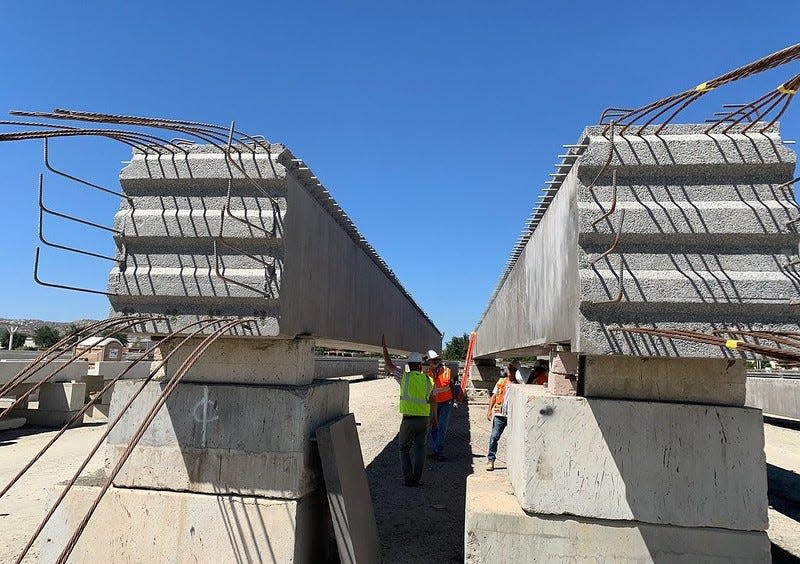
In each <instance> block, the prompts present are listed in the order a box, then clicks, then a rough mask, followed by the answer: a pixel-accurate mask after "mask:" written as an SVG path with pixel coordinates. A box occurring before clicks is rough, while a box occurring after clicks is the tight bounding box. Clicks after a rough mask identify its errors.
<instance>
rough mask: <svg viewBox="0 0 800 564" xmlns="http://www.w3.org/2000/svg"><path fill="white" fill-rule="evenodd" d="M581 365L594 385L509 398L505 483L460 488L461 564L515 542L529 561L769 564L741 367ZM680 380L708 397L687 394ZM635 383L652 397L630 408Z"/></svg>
mask: <svg viewBox="0 0 800 564" xmlns="http://www.w3.org/2000/svg"><path fill="white" fill-rule="evenodd" d="M583 363H584V365H585V373H584V374H585V379H586V381H587V382H588V381H589V380H602V381H604V382H606V383H607V385H605V386H604V387H603V388H602V390H601V389H599V388H593V389H591V390H589V391H587V392H586V394H585V396H584V397H578V396H558V395H555V394H553V393H552V392H550V391H549V390H547V389H546V388H544V387H541V386H513V387H512V388H511V390H510V391H509V393H510V394H511V395H510V398H509V414H510V415H509V427H508V431H507V435H508V448H507V452H508V461H507V462H508V475H507V477H506V476H504V475H501V474H494V475H489V476H480V475H479V476H475V477H470V479H469V480H468V492H467V499H468V509H467V531H466V539H465V542H466V554H467V561H468V562H493V561H497V558H498V557H500V558H501V559H502V555H503V554H505V553H504V552H502V551H504V550H510V549H511V548H510V547H511V546H513V550H516V551H517V552H516V553H517V554H521V553H526V554H533V555H535V559H534V560H533V561H536V562H551V561H570V562H584V561H592V562H764V563H765V562H769V558H770V544H769V539H768V538H767V534H766V532H765V531H766V528H767V526H768V521H767V479H766V466H765V457H764V433H763V423H762V417H761V412H760V411H759V410H757V409H752V408H747V407H743V404H744V389H745V379H746V375H745V367H744V363H743V362H742V361H727V360H722V359H720V360H713V359H686V360H683V359H669V360H665V359H647V358H632V357H599V358H592V357H588V358H586V359H585V360H584V361H583ZM634 365H638V366H634ZM668 365H671V366H672V367H673V368H674V369H675V372H676V373H677V376H676V377H675V378H671V377H669V374H665V373H664V371H663V369H664V368H668V367H669V366H668ZM634 373H635V374H636V378H631V374H634ZM689 373H691V375H692V377H693V379H695V380H696V381H700V382H708V386H707V389H706V391H705V393H699V392H698V390H696V389H689V390H688V392H686V393H684V387H685V384H686V378H684V377H682V375H683V374H689ZM616 374H620V376H619V377H617V376H616ZM720 379H724V380H725V382H726V383H727V386H720V387H717V386H716V385H715V382H716V381H719V380H720ZM642 382H644V384H642ZM642 388H646V389H650V390H657V392H655V393H651V394H649V395H650V397H648V398H644V399H631V396H634V395H636V394H637V393H638V392H639V391H640V390H641V389H642ZM690 388H691V387H690ZM717 390H719V392H718V393H717ZM595 394H599V397H598V396H596V395H595ZM642 395H647V394H642ZM689 401H691V402H693V403H687V402H689ZM694 402H697V403H694ZM491 488H494V489H495V490H496V491H497V492H498V493H499V494H500V497H501V498H503V499H504V500H505V501H504V503H502V504H500V505H497V506H495V505H493V502H492V500H490V498H489V497H487V496H486V495H485V494H486V493H487V492H488V490H489V489H491ZM512 500H513V503H512ZM503 523H505V525H504V524H503ZM509 531H513V533H512V534H509ZM521 531H526V532H525V533H524V534H522V533H521Z"/></svg>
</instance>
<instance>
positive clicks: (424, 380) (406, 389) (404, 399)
mask: <svg viewBox="0 0 800 564" xmlns="http://www.w3.org/2000/svg"><path fill="white" fill-rule="evenodd" d="M432 391H433V380H431V379H430V378H429V377H428V376H426V375H425V374H423V373H422V372H414V371H411V372H403V377H402V378H401V379H400V413H402V414H403V415H424V416H428V415H430V414H431V404H430V403H429V400H428V398H429V397H430V395H431V392H432Z"/></svg>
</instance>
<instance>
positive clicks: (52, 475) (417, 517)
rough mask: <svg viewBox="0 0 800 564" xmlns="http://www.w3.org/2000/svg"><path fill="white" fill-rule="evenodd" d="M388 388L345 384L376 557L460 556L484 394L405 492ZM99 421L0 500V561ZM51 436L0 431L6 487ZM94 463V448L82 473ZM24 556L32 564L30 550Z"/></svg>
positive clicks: (783, 528) (790, 547) (781, 515)
mask: <svg viewBox="0 0 800 564" xmlns="http://www.w3.org/2000/svg"><path fill="white" fill-rule="evenodd" d="M397 391H398V389H397V384H396V383H395V381H394V380H392V379H378V380H353V381H351V384H350V407H351V410H352V411H353V412H354V413H355V416H356V421H357V422H358V424H359V427H358V431H359V437H360V440H361V449H362V453H363V457H364V464H365V465H366V468H367V477H368V480H369V486H370V490H371V493H372V498H373V504H374V508H375V517H376V520H377V524H378V532H379V535H380V542H381V547H382V550H383V557H384V562H387V563H413V564H423V563H427V562H461V561H462V560H463V545H464V542H463V538H464V502H465V499H464V496H465V484H466V479H467V476H468V475H469V474H471V473H473V472H485V453H486V444H487V441H488V439H489V431H490V423H489V421H487V420H486V417H485V413H486V406H487V402H488V399H487V398H476V399H475V400H472V401H471V402H470V404H469V405H468V406H467V405H462V406H461V407H459V408H458V409H456V410H454V411H453V414H452V417H451V420H450V425H449V433H448V439H447V446H446V454H447V460H446V461H443V462H433V461H430V462H429V463H428V465H427V468H426V469H425V474H424V476H423V485H422V487H419V488H407V487H404V486H403V485H402V484H401V479H400V469H399V459H398V451H397V445H396V436H397V430H398V428H399V426H400V415H399V414H398V413H397V408H396V405H397ZM104 427H105V426H104V425H103V424H92V425H89V426H84V427H81V428H77V429H72V430H70V431H68V432H67V433H66V434H65V436H64V437H63V438H62V439H60V440H59V441H57V442H56V444H55V445H54V447H53V448H52V449H51V450H50V451H49V452H48V453H47V454H46V455H45V457H44V458H43V459H42V460H41V461H40V462H38V463H37V464H36V465H35V466H34V467H33V468H32V469H31V470H30V471H29V472H28V473H27V474H26V475H25V476H24V477H23V478H22V479H21V480H20V482H19V483H18V484H17V485H16V486H15V487H14V488H13V489H12V490H11V491H10V492H9V493H8V494H7V495H6V496H4V497H3V498H2V499H0V562H13V561H14V559H15V557H16V555H17V554H18V553H19V551H20V549H21V548H22V547H23V546H24V544H25V542H26V541H27V539H28V538H29V536H30V534H31V533H32V531H33V530H34V529H35V527H36V525H37V524H38V522H39V520H40V519H41V517H42V516H43V515H44V510H45V500H46V496H47V491H48V488H50V486H52V485H53V484H55V483H58V482H61V481H64V480H67V479H68V478H69V477H70V476H71V475H72V473H73V472H74V470H75V469H76V468H77V466H78V465H79V464H80V462H81V461H82V460H83V458H84V456H85V453H87V452H88V450H89V449H90V448H91V447H92V445H93V444H94V441H96V440H97V439H98V438H99V436H100V435H101V434H102V432H103V430H104ZM764 430H765V436H766V454H767V476H768V480H769V502H770V510H769V518H770V529H769V535H770V539H771V540H772V542H773V557H774V561H775V562H793V561H797V560H796V557H800V424H798V423H795V422H790V421H785V420H782V421H779V420H775V419H771V418H768V419H767V422H766V423H765V426H764ZM53 434H54V431H50V430H43V429H35V428H23V429H19V430H15V431H5V432H0V484H2V485H4V484H6V483H7V482H8V480H9V479H10V478H11V477H12V476H13V475H14V474H15V473H16V472H17V471H18V470H19V469H20V468H21V467H22V466H23V465H24V464H25V463H26V462H27V461H28V460H29V459H30V458H31V457H32V456H33V455H34V454H35V453H36V452H37V451H38V450H39V449H40V448H41V447H42V446H43V445H44V444H45V443H46V442H47V441H48V440H49V439H50V438H52V436H53ZM504 443H505V442H504V441H502V440H501V444H500V450H499V452H498V464H497V470H496V471H497V472H504V471H505V468H504V467H505V462H504V461H505V444H504ZM102 465H103V455H102V450H101V451H100V452H99V453H98V454H97V455H96V456H95V458H94V459H93V460H92V461H91V463H90V464H89V466H88V467H87V469H86V471H85V472H86V473H87V474H89V473H92V472H95V471H97V470H98V469H100V468H101V467H102ZM26 562H38V550H37V548H36V547H34V549H33V550H32V551H31V552H30V553H29V557H28V558H27V559H26Z"/></svg>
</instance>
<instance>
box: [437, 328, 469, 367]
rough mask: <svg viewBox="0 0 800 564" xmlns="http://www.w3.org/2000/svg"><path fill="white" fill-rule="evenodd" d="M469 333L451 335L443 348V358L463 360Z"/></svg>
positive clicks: (465, 354) (465, 355)
mask: <svg viewBox="0 0 800 564" xmlns="http://www.w3.org/2000/svg"><path fill="white" fill-rule="evenodd" d="M468 345H469V335H468V334H466V333H464V335H462V336H461V337H453V338H452V339H450V341H448V343H447V346H446V347H445V348H444V352H443V353H442V357H443V358H444V359H445V360H464V359H466V357H467V346H468Z"/></svg>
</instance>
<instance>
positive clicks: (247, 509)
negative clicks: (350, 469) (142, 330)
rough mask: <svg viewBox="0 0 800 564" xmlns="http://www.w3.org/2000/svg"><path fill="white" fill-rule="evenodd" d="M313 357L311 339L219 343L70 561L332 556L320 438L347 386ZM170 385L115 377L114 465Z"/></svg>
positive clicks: (167, 409)
mask: <svg viewBox="0 0 800 564" xmlns="http://www.w3.org/2000/svg"><path fill="white" fill-rule="evenodd" d="M191 350H192V348H187V349H186V350H185V351H184V350H181V351H180V352H179V353H178V355H176V357H173V358H171V359H170V361H169V363H168V364H167V367H166V368H165V369H164V370H163V371H162V374H161V376H162V377H171V376H172V375H173V374H175V371H176V369H177V368H178V367H179V366H180V364H181V362H180V359H181V358H185V355H186V354H188V352H189V351H191ZM162 352H163V351H162ZM313 368H314V357H313V342H311V341H309V340H308V339H297V340H294V341H288V340H280V341H278V340H276V341H274V342H273V341H256V340H250V341H246V342H245V341H242V340H240V339H223V340H220V341H219V342H217V343H215V344H214V346H212V347H211V348H210V349H209V350H208V351H207V353H206V354H205V355H203V356H202V357H201V358H200V359H199V360H198V362H197V363H196V364H195V365H194V366H193V367H192V369H191V370H190V372H189V373H188V374H187V375H186V378H185V380H184V381H182V382H181V383H180V384H178V385H177V387H176V388H175V389H174V391H173V393H172V394H171V395H170V397H169V399H168V400H167V401H166V403H165V404H164V405H163V406H162V407H161V409H160V410H159V411H158V412H157V414H156V416H155V418H154V419H153V421H152V423H150V425H149V427H148V428H147V430H146V432H145V433H144V435H143V437H142V439H141V440H140V441H139V443H138V444H137V445H136V447H135V448H134V449H133V451H132V454H131V456H130V457H129V458H128V459H127V461H126V463H125V465H124V466H123V467H122V471H121V472H120V473H119V474H118V475H117V476H116V478H115V480H114V483H113V487H112V488H111V489H110V490H109V492H108V493H107V494H106V497H105V498H104V499H103V501H102V503H101V504H100V506H99V509H98V510H97V512H96V513H95V514H94V516H93V517H92V519H91V521H90V525H89V528H88V529H86V531H85V533H84V534H83V536H82V538H81V540H80V542H79V544H78V545H77V549H76V551H75V552H74V553H73V556H72V559H71V560H70V562H73V561H74V562H86V563H89V562H91V563H94V562H131V563H133V562H136V563H138V562H166V563H183V562H198V563H209V564H210V563H214V564H216V563H227V562H236V563H241V562H281V563H282V562H324V561H325V559H326V557H327V554H328V551H329V544H330V542H329V541H330V539H332V536H331V535H330V534H329V533H331V531H332V526H331V524H330V515H329V511H328V507H327V503H325V500H324V496H323V495H322V470H321V465H320V460H319V455H318V453H317V448H316V445H315V444H314V443H313V441H312V437H313V436H314V433H315V431H316V429H317V428H318V427H319V426H320V425H322V424H324V423H326V422H329V421H333V420H335V419H338V418H339V417H341V416H342V415H344V414H346V413H347V412H348V399H349V388H348V384H347V382H342V381H311V380H310V376H311V375H312V374H313ZM287 382H291V383H294V384H298V383H301V384H302V385H287ZM305 382H308V383H305ZM166 386H167V382H164V381H151V382H147V383H146V384H145V383H144V382H142V381H136V380H127V379H123V380H120V381H118V382H117V383H116V385H115V389H114V395H113V397H112V400H111V411H110V414H109V419H110V420H116V419H117V418H119V423H118V424H117V426H116V427H115V428H114V429H113V431H112V432H111V433H110V434H109V436H108V439H107V441H106V468H105V470H106V472H107V473H108V472H109V471H110V470H111V469H113V468H114V467H115V466H116V464H117V462H118V461H119V459H120V456H121V455H122V453H123V452H124V451H125V449H126V448H127V446H128V445H129V444H130V441H131V439H132V437H133V436H134V434H135V433H136V432H137V429H138V427H139V426H140V424H141V423H142V421H144V420H145V419H146V418H147V417H148V414H149V412H150V409H151V408H152V407H153V406H154V405H155V404H156V402H157V401H158V398H159V396H160V395H161V393H162V391H163V390H164V389H165V388H166ZM140 389H141V390H142V391H141V394H140V395H139V396H138V397H137V398H136V399H135V401H134V402H133V404H132V405H131V407H130V408H129V409H127V410H126V411H124V412H123V410H122V408H123V407H124V406H125V404H127V403H128V401H129V399H130V398H131V397H133V394H135V393H136V392H137V391H138V390H140ZM104 479H105V478H104V476H99V477H98V479H96V480H95V481H94V482H91V483H89V484H88V485H87V484H83V485H82V486H83V487H80V488H78V489H77V490H76V491H72V492H71V493H70V495H69V496H67V498H66V499H65V501H64V504H63V506H61V507H59V509H58V511H57V512H56V514H55V519H54V520H53V522H51V523H50V524H49V526H48V529H47V531H46V532H45V535H44V536H43V546H42V550H41V554H42V562H52V561H53V559H54V558H55V557H56V556H57V555H58V553H59V552H60V551H61V550H62V548H63V546H64V545H65V543H66V541H67V539H68V538H69V536H70V535H71V534H72V531H73V530H74V529H73V527H74V526H76V525H77V523H79V522H80V520H81V519H82V517H83V514H84V513H83V511H84V509H85V508H87V507H88V506H89V504H90V502H91V499H92V498H93V496H94V495H95V493H96V492H97V491H98V488H97V487H96V486H97V485H98V484H99V483H101V481H104Z"/></svg>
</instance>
